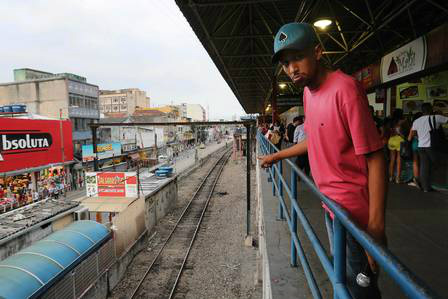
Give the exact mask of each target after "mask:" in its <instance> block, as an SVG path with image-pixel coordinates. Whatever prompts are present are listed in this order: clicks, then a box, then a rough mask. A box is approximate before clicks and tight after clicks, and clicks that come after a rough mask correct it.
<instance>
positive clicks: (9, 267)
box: [0, 220, 110, 299]
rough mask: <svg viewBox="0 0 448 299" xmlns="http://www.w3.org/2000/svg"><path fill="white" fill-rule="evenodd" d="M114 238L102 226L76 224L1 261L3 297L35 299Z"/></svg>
mask: <svg viewBox="0 0 448 299" xmlns="http://www.w3.org/2000/svg"><path fill="white" fill-rule="evenodd" d="M109 235H110V232H109V230H108V229H107V228H106V227H105V226H104V225H102V224H100V223H97V222H95V221H90V220H82V221H76V222H74V223H72V224H70V225H69V226H67V227H66V228H64V229H62V230H60V231H57V232H55V233H53V234H51V235H49V236H48V237H46V238H45V239H43V240H40V241H38V242H37V243H35V244H34V245H32V246H29V247H27V248H25V249H23V250H21V251H19V252H18V253H16V254H15V255H12V256H10V257H9V258H7V259H5V260H3V261H1V262H0V281H1V283H0V298H5V299H24V298H34V297H33V296H36V294H38V292H40V291H41V290H43V289H45V288H46V287H48V286H49V284H51V283H53V282H54V281H55V279H56V278H57V277H58V275H59V274H61V273H62V272H64V271H67V270H69V268H70V267H73V266H74V265H75V264H77V262H80V260H81V259H82V258H84V256H85V255H86V254H87V253H88V252H90V251H91V250H93V249H94V248H95V247H96V246H98V245H99V244H102V242H103V241H104V240H106V239H107V237H108V236H109Z"/></svg>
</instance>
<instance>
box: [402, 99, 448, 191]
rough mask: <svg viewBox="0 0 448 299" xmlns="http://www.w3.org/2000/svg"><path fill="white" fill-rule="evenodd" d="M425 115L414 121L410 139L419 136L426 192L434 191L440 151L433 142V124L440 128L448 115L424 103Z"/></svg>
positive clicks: (423, 181) (421, 180)
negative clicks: (433, 183) (433, 185)
mask: <svg viewBox="0 0 448 299" xmlns="http://www.w3.org/2000/svg"><path fill="white" fill-rule="evenodd" d="M422 112H423V115H422V116H420V117H419V118H418V119H416V120H415V121H414V122H413V123H412V129H411V132H410V133H409V136H408V141H412V139H413V138H414V137H415V136H417V137H418V155H419V160H420V176H419V181H420V185H421V187H422V189H423V191H424V192H429V191H433V188H432V187H431V183H432V172H433V169H432V168H433V167H434V166H436V164H437V160H438V156H439V155H440V153H438V152H437V150H436V149H435V148H434V146H433V145H432V144H431V126H432V127H433V128H434V129H438V128H439V127H440V126H441V125H442V124H445V123H447V122H448V117H446V116H443V115H434V114H433V113H432V105H431V104H430V103H423V105H422Z"/></svg>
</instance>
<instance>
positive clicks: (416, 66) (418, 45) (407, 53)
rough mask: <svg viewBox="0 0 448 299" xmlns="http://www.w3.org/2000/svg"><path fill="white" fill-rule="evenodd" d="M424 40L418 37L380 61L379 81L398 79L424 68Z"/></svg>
mask: <svg viewBox="0 0 448 299" xmlns="http://www.w3.org/2000/svg"><path fill="white" fill-rule="evenodd" d="M425 62H426V40H425V37H424V36H422V37H419V38H417V39H415V40H413V41H412V42H410V43H408V44H406V45H404V46H403V47H401V48H399V49H397V50H395V51H393V52H391V53H389V54H387V55H386V56H384V57H383V58H382V59H381V81H382V82H383V83H385V82H389V81H392V80H394V79H398V78H401V77H404V76H407V75H410V74H413V73H416V72H419V71H422V70H423V69H424V68H425Z"/></svg>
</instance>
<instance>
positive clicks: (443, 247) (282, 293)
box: [259, 170, 448, 299]
mask: <svg viewBox="0 0 448 299" xmlns="http://www.w3.org/2000/svg"><path fill="white" fill-rule="evenodd" d="M259 173H260V182H261V186H260V190H261V194H262V197H261V203H260V204H261V205H262V207H263V211H262V212H263V213H262V215H263V217H264V219H263V223H264V233H265V240H266V251H267V252H266V258H267V265H268V266H269V275H268V277H269V278H270V281H269V282H270V289H271V294H272V298H291V297H296V298H311V294H310V292H309V289H308V287H307V286H306V281H305V276H304V274H303V271H302V269H301V266H300V265H299V267H298V269H293V268H291V267H290V266H289V252H290V237H289V232H288V230H287V224H286V223H285V222H282V221H278V220H276V215H277V203H278V200H277V198H274V197H273V196H272V185H271V183H268V181H267V174H266V172H265V171H264V170H261V171H259ZM287 204H288V206H289V202H288V200H287ZM299 204H300V205H301V207H302V208H303V209H304V211H305V214H306V215H307V217H308V219H309V221H310V223H311V225H312V226H313V228H314V230H315V232H316V234H317V235H318V237H319V238H320V240H321V242H322V244H323V245H324V247H325V248H327V252H328V239H327V233H326V229H325V223H324V214H323V210H322V207H321V205H320V202H319V200H318V199H317V198H316V197H314V196H313V195H312V194H311V192H310V191H308V190H307V189H306V188H304V187H303V186H302V185H301V184H300V183H299ZM386 221H387V236H388V241H389V248H390V250H391V251H392V252H393V253H394V254H395V255H396V256H397V257H398V258H399V260H401V261H402V262H403V263H404V264H405V265H406V266H407V267H409V268H410V269H411V271H413V272H414V273H415V274H416V275H417V276H418V277H420V278H421V279H422V280H423V281H424V282H426V284H427V285H429V287H431V288H432V289H433V290H434V291H435V292H436V293H438V294H439V295H440V296H441V297H443V298H445V297H448V287H447V284H446V282H447V277H448V261H447V260H446V256H447V253H448V249H447V248H448V234H447V229H448V194H447V193H442V192H434V193H423V192H421V191H419V190H418V189H416V188H415V187H410V186H407V185H396V184H391V185H390V186H389V193H388V206H387V215H386ZM298 234H299V237H301V239H302V245H303V247H304V251H305V253H306V255H307V257H308V259H309V262H310V264H311V266H312V268H313V271H314V274H315V278H316V281H317V282H318V284H319V285H320V287H321V293H322V296H323V297H324V298H330V297H332V290H331V285H330V283H329V281H328V278H326V275H325V273H324V271H323V268H322V266H321V265H320V262H319V260H318V259H317V257H316V256H315V254H314V252H313V249H312V247H311V244H310V243H309V241H308V238H307V237H306V236H305V234H304V232H303V231H302V230H301V227H300V224H299V230H298ZM262 245H263V244H260V246H261V247H262ZM380 288H381V290H382V292H383V298H394V299H396V298H397V299H398V298H407V297H405V296H404V295H403V294H402V292H401V291H400V289H399V288H398V286H396V285H395V284H394V283H393V281H392V280H391V279H390V278H389V277H388V275H387V274H386V273H384V271H383V273H382V274H381V276H380ZM265 298H270V297H269V296H266V297H265Z"/></svg>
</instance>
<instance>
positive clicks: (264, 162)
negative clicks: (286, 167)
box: [258, 154, 277, 168]
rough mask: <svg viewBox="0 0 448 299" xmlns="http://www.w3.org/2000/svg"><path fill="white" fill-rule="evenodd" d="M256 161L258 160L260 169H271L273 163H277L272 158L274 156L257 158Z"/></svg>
mask: <svg viewBox="0 0 448 299" xmlns="http://www.w3.org/2000/svg"><path fill="white" fill-rule="evenodd" d="M258 160H260V166H261V167H262V168H268V167H271V166H272V164H273V163H275V162H277V161H276V160H275V158H274V154H272V155H266V156H259V157H258Z"/></svg>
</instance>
